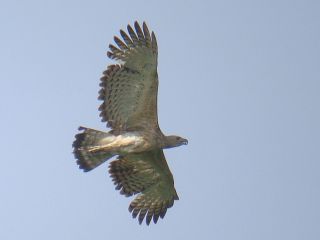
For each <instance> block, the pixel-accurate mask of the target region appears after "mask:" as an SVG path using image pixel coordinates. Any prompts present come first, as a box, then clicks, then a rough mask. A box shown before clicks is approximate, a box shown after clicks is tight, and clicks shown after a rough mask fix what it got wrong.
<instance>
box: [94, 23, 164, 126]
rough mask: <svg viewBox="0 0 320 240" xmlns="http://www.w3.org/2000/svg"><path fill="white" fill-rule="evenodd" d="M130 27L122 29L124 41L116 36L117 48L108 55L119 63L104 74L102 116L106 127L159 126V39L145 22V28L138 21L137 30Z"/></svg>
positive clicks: (109, 67)
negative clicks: (125, 29) (126, 29)
mask: <svg viewBox="0 0 320 240" xmlns="http://www.w3.org/2000/svg"><path fill="white" fill-rule="evenodd" d="M127 28H128V34H127V33H126V32H124V31H123V30H120V34H121V36H122V38H123V41H122V40H121V39H120V38H118V37H116V36H115V37H114V41H115V42H116V44H117V45H118V48H117V47H115V46H114V45H112V44H110V46H109V48H110V51H108V53H107V55H108V56H109V57H110V58H111V59H116V60H119V61H120V62H119V64H113V65H110V66H108V68H107V70H106V71H104V72H103V76H102V77H101V82H100V87H101V89H100V91H99V96H98V99H99V100H102V101H103V102H102V104H101V105H100V106H99V111H100V117H101V120H102V122H107V127H111V128H112V129H114V130H119V131H121V130H127V129H128V128H130V127H143V126H146V124H147V123H148V124H150V125H151V126H152V127H154V126H155V127H158V116H157V94H158V79H157V55H158V46H157V40H156V37H155V34H154V33H153V32H152V33H151V35H150V32H149V29H148V27H147V25H146V23H145V22H143V25H142V28H141V27H140V25H139V24H138V22H135V23H134V28H135V31H134V30H133V28H132V27H131V26H130V25H128V27H127ZM136 125H138V126H136Z"/></svg>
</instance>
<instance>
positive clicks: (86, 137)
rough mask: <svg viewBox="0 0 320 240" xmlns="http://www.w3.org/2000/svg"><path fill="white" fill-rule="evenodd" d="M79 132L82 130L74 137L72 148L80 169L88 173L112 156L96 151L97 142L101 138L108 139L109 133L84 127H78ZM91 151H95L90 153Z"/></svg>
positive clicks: (108, 153)
mask: <svg viewBox="0 0 320 240" xmlns="http://www.w3.org/2000/svg"><path fill="white" fill-rule="evenodd" d="M79 130H83V132H81V133H78V134H77V135H76V136H75V137H76V140H75V141H74V142H73V144H72V146H73V153H74V156H75V158H76V159H77V164H78V165H79V168H80V169H83V171H85V172H88V171H90V170H92V169H94V168H96V167H98V166H99V165H100V164H102V163H104V162H105V161H107V160H108V159H109V158H111V157H113V156H114V154H112V153H110V152H106V151H105V150H101V151H99V150H96V149H98V148H99V142H100V141H101V140H102V139H103V138H105V137H108V136H109V135H110V133H106V132H101V131H98V130H94V129H90V128H85V127H79ZM92 149H95V150H94V151H91V150H92Z"/></svg>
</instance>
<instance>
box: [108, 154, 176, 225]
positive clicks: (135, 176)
mask: <svg viewBox="0 0 320 240" xmlns="http://www.w3.org/2000/svg"><path fill="white" fill-rule="evenodd" d="M109 173H110V175H111V177H112V179H113V182H114V183H115V185H116V189H117V190H121V194H124V195H125V196H131V195H134V194H137V193H139V194H138V195H137V197H136V198H135V199H134V200H133V201H132V202H131V204H130V206H129V211H130V212H132V216H133V217H134V218H135V217H137V216H138V215H139V216H138V220H139V223H140V224H141V223H142V222H143V219H144V218H145V217H146V223H147V225H149V224H150V222H151V219H153V221H154V223H157V221H158V219H159V217H161V218H163V217H164V216H165V214H166V211H167V209H168V208H170V207H172V206H173V202H174V200H178V199H179V198H178V195H177V193H176V190H175V188H174V181H173V177H172V174H171V172H170V170H169V167H168V165H167V162H166V159H165V156H164V154H163V151H162V150H161V149H156V150H152V151H149V152H143V153H134V154H128V155H126V156H120V157H119V158H118V160H116V161H113V162H111V163H110V166H109Z"/></svg>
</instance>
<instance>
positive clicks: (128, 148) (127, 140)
mask: <svg viewBox="0 0 320 240" xmlns="http://www.w3.org/2000/svg"><path fill="white" fill-rule="evenodd" d="M99 145H100V150H101V149H103V150H104V151H110V152H114V153H117V154H119V153H134V152H142V151H147V150H149V149H150V148H151V144H150V142H149V141H146V139H145V138H144V137H142V136H141V135H139V134H137V133H125V134H121V135H118V136H114V135H111V134H110V136H108V137H106V138H103V139H101V140H100V141H99Z"/></svg>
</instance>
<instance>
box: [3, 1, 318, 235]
mask: <svg viewBox="0 0 320 240" xmlns="http://www.w3.org/2000/svg"><path fill="white" fill-rule="evenodd" d="M319 12H320V2H319V1H62V0H61V1H3V2H1V4H0V29H1V38H0V53H1V54H0V65H1V71H0V84H1V85H0V100H1V101H0V108H1V112H2V114H1V120H0V121H1V137H0V143H1V146H2V147H1V149H2V151H1V154H2V155H1V169H2V171H1V174H0V213H1V214H0V239H6V240H7V239H33V240H34V239H77V240H82V239H83V240H85V239H115V238H116V239H124V238H133V239H141V240H142V239H219V240H220V239H226V240H229V239H230V240H231V239H232V240H233V239H237V240H240V239H245V240H248V239H254V240H256V239H259V240H260V239H266V240H270V239H273V240H275V239H279V240H280V239H281V240H282V239H290V240H293V239H308V240H313V239H314V240H316V239H320V227H319V226H320V207H319V202H320V188H319V183H320V175H319V172H320V171H319V170H320V163H319V160H320V154H319V146H320V126H319V123H320V109H319V103H320V95H319V92H320V66H319V63H320V17H319V16H320V15H319ZM134 20H138V21H140V22H141V21H143V20H145V21H146V22H147V24H148V26H149V28H150V29H151V30H153V31H155V33H156V35H157V39H158V45H159V69H158V70H159V78H160V87H159V102H158V105H159V121H160V126H161V128H162V130H163V131H164V132H165V133H168V134H178V135H181V136H184V137H186V138H188V139H189V145H188V146H187V147H180V148H175V149H170V150H166V151H165V154H166V157H167V161H168V163H169V166H170V169H171V171H172V172H173V175H174V177H175V185H176V189H177V191H178V193H179V197H180V200H179V201H177V202H176V203H175V205H174V207H173V208H171V209H169V210H168V213H167V215H166V217H165V219H164V220H160V221H159V222H158V224H157V225H151V226H149V227H147V226H145V225H142V226H139V224H138V222H137V221H136V220H133V219H132V218H131V216H130V214H129V212H128V210H127V207H128V205H129V202H130V201H131V199H129V198H125V197H123V196H121V195H120V194H119V193H118V192H117V191H115V190H114V185H113V184H112V182H111V179H110V178H109V176H108V173H107V165H103V166H101V167H99V168H97V169H96V170H94V171H92V172H90V173H86V174H85V173H83V172H81V171H80V170H78V169H77V166H76V164H75V160H74V158H73V155H72V154H71V151H72V148H71V144H72V141H73V139H74V135H75V133H76V129H77V127H78V126H79V125H84V126H88V127H92V128H97V129H101V130H103V129H105V127H104V124H103V123H101V122H100V118H99V116H98V114H99V113H98V110H97V108H98V106H99V104H100V102H99V101H98V100H97V95H98V90H99V86H98V84H99V78H100V76H101V73H102V71H103V70H104V69H105V67H106V65H108V64H110V63H111V60H109V59H107V57H106V54H105V53H106V51H107V46H108V44H109V43H111V42H112V39H113V36H114V35H115V34H118V32H119V29H120V28H125V27H126V25H127V24H128V23H131V24H132V23H133V22H134ZM119 236H120V237H119Z"/></svg>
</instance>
